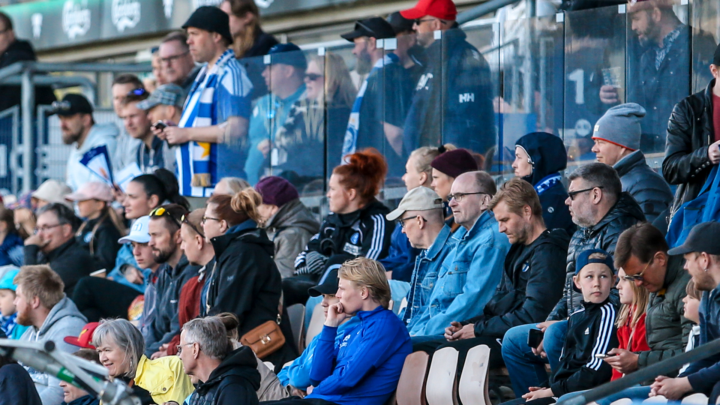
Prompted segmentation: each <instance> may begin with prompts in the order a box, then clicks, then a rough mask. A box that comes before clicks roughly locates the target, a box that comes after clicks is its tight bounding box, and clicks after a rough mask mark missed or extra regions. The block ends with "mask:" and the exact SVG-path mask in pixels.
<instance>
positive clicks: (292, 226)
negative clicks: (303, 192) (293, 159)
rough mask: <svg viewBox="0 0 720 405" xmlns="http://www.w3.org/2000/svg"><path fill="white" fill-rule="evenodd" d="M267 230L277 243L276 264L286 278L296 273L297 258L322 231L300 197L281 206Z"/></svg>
mask: <svg viewBox="0 0 720 405" xmlns="http://www.w3.org/2000/svg"><path fill="white" fill-rule="evenodd" d="M265 230H266V232H267V234H268V237H269V238H270V240H272V241H273V244H275V264H276V265H277V267H278V270H280V275H281V276H282V277H283V278H285V277H290V276H292V275H293V274H295V258H297V256H298V255H299V254H300V252H302V251H303V250H304V249H305V246H307V243H308V241H310V238H312V236H313V235H315V234H316V233H318V232H320V223H319V222H318V221H317V219H315V216H314V215H313V213H312V212H311V211H310V209H309V208H308V207H306V206H305V205H304V204H303V203H302V202H301V201H300V199H294V200H292V201H290V202H288V203H285V205H283V206H282V207H280V210H279V211H278V212H277V213H276V214H275V215H273V217H272V218H270V219H269V220H268V223H267V225H266V226H265Z"/></svg>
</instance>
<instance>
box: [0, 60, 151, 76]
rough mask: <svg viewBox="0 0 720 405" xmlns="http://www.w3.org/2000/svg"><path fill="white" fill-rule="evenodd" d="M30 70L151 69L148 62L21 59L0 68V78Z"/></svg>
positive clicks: (140, 70)
mask: <svg viewBox="0 0 720 405" xmlns="http://www.w3.org/2000/svg"><path fill="white" fill-rule="evenodd" d="M28 70H29V71H32V72H114V73H119V72H135V73H137V72H149V71H151V70H152V66H150V63H149V62H146V63H71V62H65V63H46V62H31V61H22V62H15V63H13V64H12V65H10V66H7V67H4V68H2V69H0V80H2V79H5V78H7V77H11V76H15V75H19V74H22V73H23V72H25V71H28Z"/></svg>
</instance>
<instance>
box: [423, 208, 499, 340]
mask: <svg viewBox="0 0 720 405" xmlns="http://www.w3.org/2000/svg"><path fill="white" fill-rule="evenodd" d="M452 239H454V240H456V242H457V245H456V246H455V249H453V250H452V251H451V252H450V254H448V256H447V258H445V260H444V261H443V263H442V267H441V269H440V272H439V273H438V275H437V282H436V283H435V286H434V287H433V288H432V290H431V292H430V298H429V299H428V302H427V307H426V309H425V310H424V311H423V312H422V314H421V315H420V319H419V320H418V324H416V325H414V326H413V329H412V330H411V331H410V332H411V335H413V336H435V335H442V334H443V333H444V332H445V328H446V327H448V326H449V325H450V322H452V321H458V322H460V321H462V320H463V319H468V318H470V317H472V316H476V315H478V314H481V313H482V312H483V309H484V308H485V304H487V303H488V301H490V299H491V298H492V295H493V293H494V292H495V288H496V287H497V285H498V284H499V283H500V279H501V277H502V272H503V264H504V262H505V256H506V255H507V253H508V251H509V250H510V242H509V241H508V238H507V236H505V235H504V234H501V233H500V232H499V231H498V223H497V221H496V220H495V216H494V215H493V213H492V212H491V211H485V212H483V213H482V215H480V218H478V220H477V221H476V222H475V224H474V225H473V226H472V228H470V230H466V229H465V228H460V229H458V230H457V232H455V235H453V237H452ZM426 278H428V277H426Z"/></svg>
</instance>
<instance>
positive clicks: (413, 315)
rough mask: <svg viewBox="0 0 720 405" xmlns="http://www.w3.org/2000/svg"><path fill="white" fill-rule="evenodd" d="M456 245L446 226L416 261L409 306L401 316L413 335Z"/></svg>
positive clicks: (408, 297) (408, 299)
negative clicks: (442, 268) (442, 269)
mask: <svg viewBox="0 0 720 405" xmlns="http://www.w3.org/2000/svg"><path fill="white" fill-rule="evenodd" d="M456 243H457V241H456V240H455V239H453V238H452V230H451V229H450V227H449V226H447V225H445V226H444V227H443V228H442V230H441V231H440V233H439V234H438V236H437V238H435V241H434V242H433V244H432V245H431V246H430V247H429V248H428V249H425V250H423V251H422V252H421V253H420V254H419V255H418V257H417V258H416V259H415V269H414V270H413V273H412V280H411V282H410V291H409V292H408V296H407V301H408V304H407V307H405V310H404V313H403V314H401V316H400V317H401V318H402V320H403V323H405V325H407V328H408V330H409V331H410V332H411V333H410V334H411V335H412V331H413V328H414V327H415V325H417V324H418V320H419V319H420V315H421V314H422V313H423V312H424V311H425V310H426V309H427V302H428V298H429V297H430V293H431V292H432V288H433V286H434V285H435V282H436V281H437V278H438V273H440V270H441V265H442V263H443V260H445V258H446V257H447V255H448V253H450V252H452V250H453V248H454V247H455V244H456Z"/></svg>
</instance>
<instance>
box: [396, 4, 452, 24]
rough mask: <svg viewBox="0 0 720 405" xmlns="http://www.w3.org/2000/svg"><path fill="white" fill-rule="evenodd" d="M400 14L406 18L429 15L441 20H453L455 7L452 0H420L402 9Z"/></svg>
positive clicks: (412, 18) (414, 18) (415, 18)
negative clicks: (413, 5)
mask: <svg viewBox="0 0 720 405" xmlns="http://www.w3.org/2000/svg"><path fill="white" fill-rule="evenodd" d="M400 14H401V15H402V16H403V17H405V18H407V19H408V20H417V19H418V18H423V17H425V16H428V15H429V16H431V17H435V18H439V19H441V20H450V21H455V17H457V9H456V8H455V3H453V1H452V0H420V1H418V3H417V4H416V5H415V7H413V8H411V9H409V10H403V11H401V12H400Z"/></svg>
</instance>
